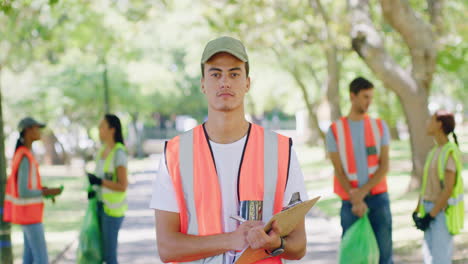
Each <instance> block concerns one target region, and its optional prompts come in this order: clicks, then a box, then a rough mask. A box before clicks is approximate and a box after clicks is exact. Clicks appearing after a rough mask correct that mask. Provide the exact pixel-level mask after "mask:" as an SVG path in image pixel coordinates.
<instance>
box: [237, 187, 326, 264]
mask: <svg viewBox="0 0 468 264" xmlns="http://www.w3.org/2000/svg"><path fill="white" fill-rule="evenodd" d="M319 199H320V196H317V197H315V198H314V199H312V200H308V201H305V202H301V203H299V204H297V205H294V206H293V207H291V208H288V209H286V210H284V211H281V212H279V213H277V214H275V215H274V216H273V217H272V218H271V219H270V221H268V223H267V224H266V225H265V228H264V230H265V232H268V231H269V230H270V229H271V225H272V223H273V221H275V220H276V221H277V223H278V224H279V227H280V230H281V236H287V235H288V234H289V233H291V232H292V231H293V230H294V228H295V227H296V226H297V224H298V223H299V221H301V220H302V219H304V218H305V216H306V215H307V213H308V212H309V210H310V209H312V207H313V206H314V205H315V203H317V201H318V200H319ZM269 257H270V255H268V254H267V253H266V252H265V250H263V249H252V248H250V247H249V248H247V249H246V250H245V251H244V252H243V253H242V255H241V256H240V257H239V259H237V260H236V262H235V264H251V263H255V262H256V261H259V260H262V259H265V258H269Z"/></svg>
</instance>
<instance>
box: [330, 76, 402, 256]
mask: <svg viewBox="0 0 468 264" xmlns="http://www.w3.org/2000/svg"><path fill="white" fill-rule="evenodd" d="M373 88H374V85H373V84H372V83H371V82H369V81H368V80H366V79H364V78H362V77H358V78H356V79H354V80H353V81H352V82H351V83H350V85H349V90H350V99H351V110H350V113H349V115H348V116H346V117H342V118H341V119H339V120H337V121H335V122H334V123H333V124H332V125H331V126H330V129H329V131H328V133H327V136H326V139H327V151H328V153H329V156H330V159H331V161H332V164H333V167H334V172H335V179H334V190H335V193H336V194H337V195H338V196H340V198H341V199H342V206H341V211H340V216H341V227H342V229H343V233H342V235H344V234H345V233H346V231H347V230H348V228H349V227H351V225H352V224H353V223H354V222H355V221H357V220H358V219H359V218H361V217H363V216H364V215H365V214H366V213H367V216H368V217H369V220H370V223H371V226H372V229H373V231H374V234H375V237H376V240H377V244H378V246H379V251H380V260H379V263H380V264H383V263H385V264H387V263H393V260H392V254H393V253H392V215H391V212H390V200H389V197H388V192H387V182H386V174H387V172H388V168H389V141H390V140H389V133H388V128H387V125H386V124H385V122H384V121H382V120H380V119H374V118H371V117H369V116H368V115H367V111H368V109H369V106H370V104H371V103H372V98H373V91H374V89H373ZM356 243H359V242H358V241H356Z"/></svg>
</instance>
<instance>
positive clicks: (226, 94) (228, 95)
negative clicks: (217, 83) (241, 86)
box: [218, 92, 234, 97]
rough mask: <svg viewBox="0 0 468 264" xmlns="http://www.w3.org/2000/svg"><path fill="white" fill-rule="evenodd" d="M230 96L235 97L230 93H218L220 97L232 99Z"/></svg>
mask: <svg viewBox="0 0 468 264" xmlns="http://www.w3.org/2000/svg"><path fill="white" fill-rule="evenodd" d="M230 96H234V94H233V93H229V92H221V93H218V97H230Z"/></svg>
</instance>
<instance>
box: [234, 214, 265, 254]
mask: <svg viewBox="0 0 468 264" xmlns="http://www.w3.org/2000/svg"><path fill="white" fill-rule="evenodd" d="M256 227H259V228H263V222H261V221H246V222H244V223H242V224H241V225H240V226H239V227H238V228H237V229H236V231H234V232H232V233H231V235H232V237H231V241H232V250H236V251H241V250H243V249H245V248H246V247H247V246H248V245H249V243H248V241H247V235H248V233H249V231H250V230H252V229H253V228H256Z"/></svg>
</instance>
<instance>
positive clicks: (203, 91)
mask: <svg viewBox="0 0 468 264" xmlns="http://www.w3.org/2000/svg"><path fill="white" fill-rule="evenodd" d="M200 89H201V92H202V93H203V94H206V89H205V77H202V78H201V79H200Z"/></svg>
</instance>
